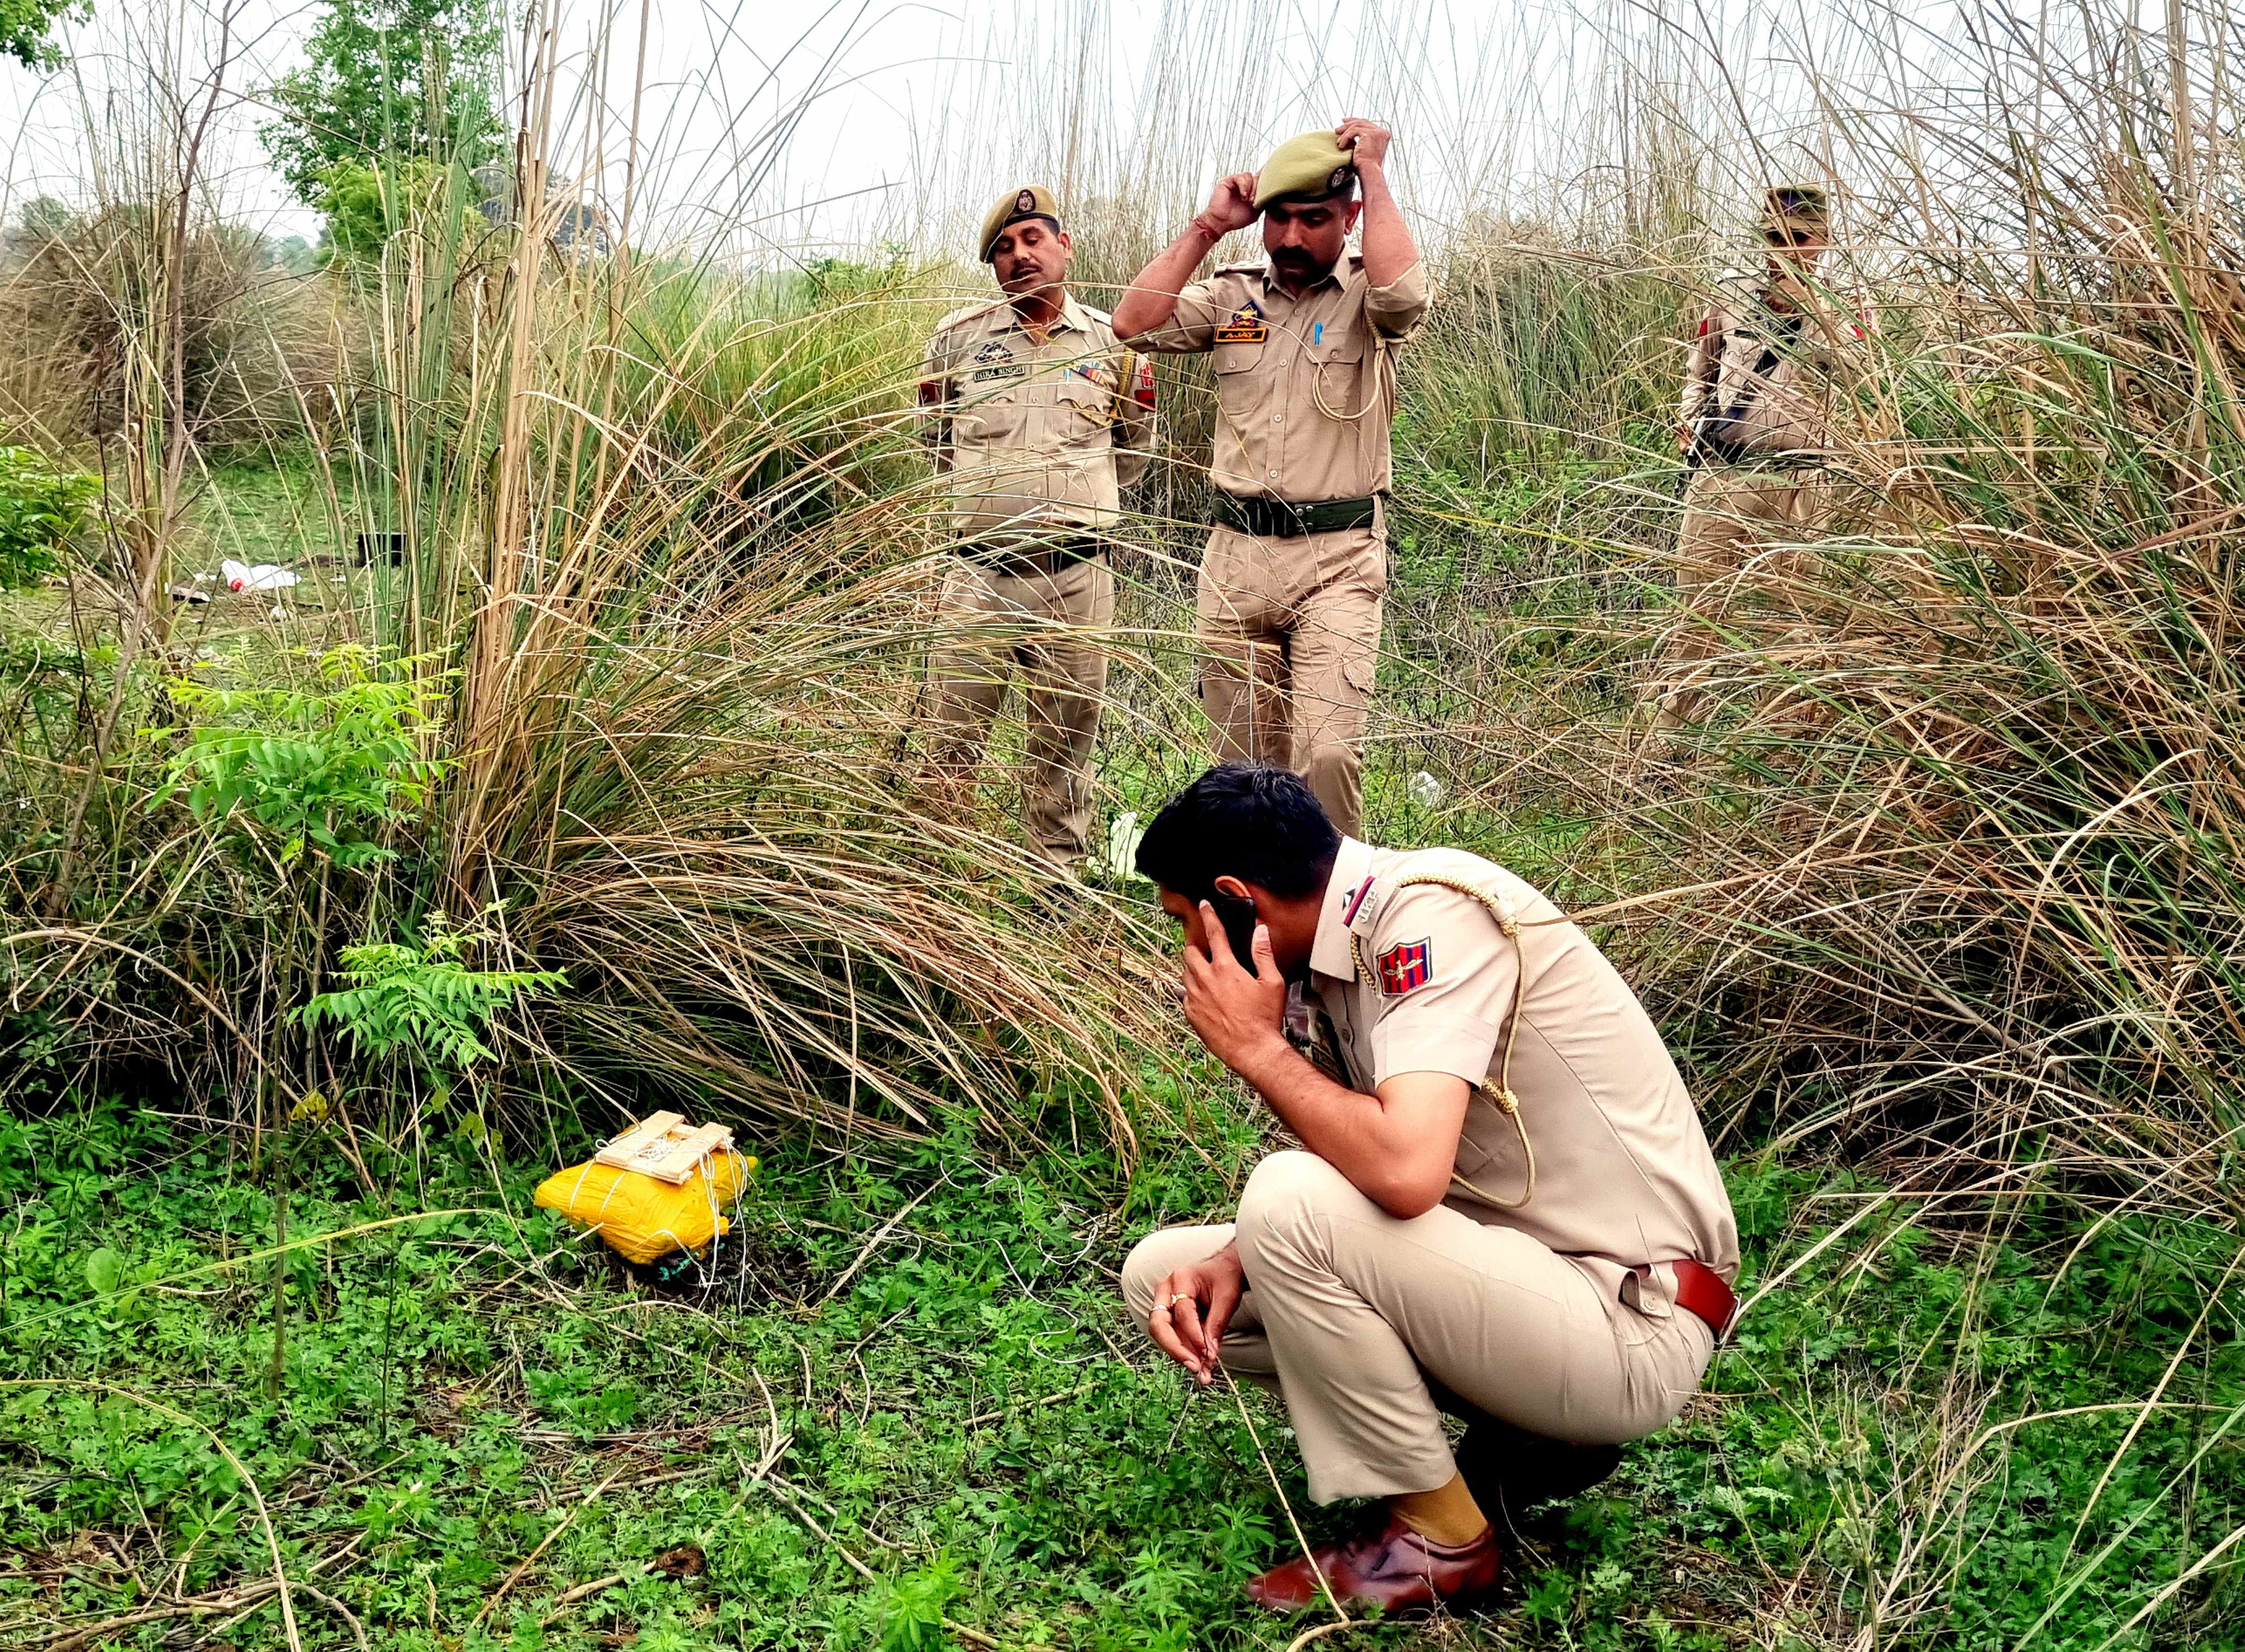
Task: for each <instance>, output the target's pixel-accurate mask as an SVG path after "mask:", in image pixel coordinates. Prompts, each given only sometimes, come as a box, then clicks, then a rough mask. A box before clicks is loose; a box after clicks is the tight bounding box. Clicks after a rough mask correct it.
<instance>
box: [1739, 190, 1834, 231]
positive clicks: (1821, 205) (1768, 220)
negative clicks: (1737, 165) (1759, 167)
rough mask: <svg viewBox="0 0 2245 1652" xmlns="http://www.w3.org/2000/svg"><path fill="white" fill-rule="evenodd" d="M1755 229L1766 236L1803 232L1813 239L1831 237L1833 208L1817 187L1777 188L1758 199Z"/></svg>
mask: <svg viewBox="0 0 2245 1652" xmlns="http://www.w3.org/2000/svg"><path fill="white" fill-rule="evenodd" d="M1757 227H1759V228H1760V231H1761V233H1762V234H1765V235H1790V234H1794V233H1796V232H1800V231H1806V232H1807V233H1808V234H1813V235H1828V234H1831V233H1832V205H1831V202H1830V200H1828V198H1827V197H1826V195H1825V193H1824V191H1823V189H1822V187H1821V186H1819V185H1816V184H1778V185H1775V186H1773V187H1771V188H1770V189H1768V190H1767V191H1765V192H1764V193H1763V194H1762V198H1761V217H1760V220H1757Z"/></svg>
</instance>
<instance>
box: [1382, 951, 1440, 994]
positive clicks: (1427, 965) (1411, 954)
mask: <svg viewBox="0 0 2245 1652" xmlns="http://www.w3.org/2000/svg"><path fill="white" fill-rule="evenodd" d="M1433 979H1434V941H1433V938H1431V937H1429V938H1428V939H1426V940H1422V941H1398V942H1397V943H1396V944H1394V945H1393V946H1391V947H1389V948H1388V949H1387V951H1384V952H1382V953H1381V954H1380V997H1382V998H1401V997H1402V996H1403V995H1404V994H1405V993H1406V992H1416V991H1417V990H1418V989H1419V988H1421V987H1422V986H1424V985H1427V983H1428V982H1429V981H1431V980H1433Z"/></svg>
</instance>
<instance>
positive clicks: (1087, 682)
mask: <svg viewBox="0 0 2245 1652" xmlns="http://www.w3.org/2000/svg"><path fill="white" fill-rule="evenodd" d="M979 244H980V252H981V256H982V259H983V261H984V262H986V263H987V264H989V265H990V266H991V267H992V269H993V271H994V273H995V274H996V276H997V278H998V285H999V287H1000V288H1002V289H1003V291H1004V293H1005V295H1006V296H1005V297H1004V298H1002V299H1000V300H999V301H996V302H994V303H988V304H970V305H968V306H967V308H964V309H959V310H954V311H953V312H952V313H951V314H950V315H946V316H945V317H944V318H943V321H942V322H941V323H940V324H939V326H938V327H937V328H936V329H935V335H934V337H933V338H931V339H930V340H929V341H928V346H927V356H926V361H925V362H923V363H922V365H921V368H920V376H919V405H920V410H921V413H922V416H923V418H924V420H925V423H924V425H923V429H924V430H925V431H926V435H927V437H928V439H929V440H930V441H931V442H932V443H933V446H934V449H935V463H936V469H937V470H938V471H939V472H940V473H942V474H945V475H947V476H949V477H951V478H952V482H953V498H954V501H955V503H954V504H953V528H954V531H956V532H957V534H958V536H959V540H960V543H959V545H958V554H957V557H956V559H955V565H954V566H953V567H952V568H951V569H950V570H949V571H948V572H947V573H946V577H945V580H944V588H943V597H942V605H941V613H940V614H939V619H938V624H939V626H940V627H941V629H942V631H943V633H945V640H944V641H943V642H942V644H940V645H939V647H937V649H936V650H935V652H934V654H933V658H932V659H931V660H930V661H929V675H930V678H931V680H932V681H933V684H934V687H935V694H936V720H937V725H938V728H937V733H936V735H934V737H933V741H931V749H930V754H929V767H930V768H931V770H932V771H933V776H934V778H935V779H936V781H937V782H938V783H939V784H941V785H945V786H947V787H950V788H953V789H959V788H963V787H965V786H967V785H971V784H972V783H973V771H974V769H975V768H976V766H977V764H978V763H979V761H980V756H981V754H982V751H983V748H984V747H985V745H986V744H987V741H988V739H989V733H990V725H991V723H992V721H994V719H995V718H996V716H997V714H998V708H999V706H1000V703H1001V702H1002V701H1004V699H1005V696H1006V688H1007V677H1008V676H1009V675H1010V674H1011V673H1010V670H1009V667H1019V669H1020V671H1021V675H1022V679H1023V684H1024V687H1025V688H1026V691H1027V694H1028V717H1029V732H1028V766H1029V774H1028V782H1027V791H1028V797H1027V813H1028V821H1027V826H1028V836H1029V841H1030V843H1031V844H1032V845H1033V846H1034V848H1035V849H1036V850H1038V851H1039V852H1041V854H1043V855H1044V856H1046V857H1047V858H1048V859H1050V860H1052V861H1054V862H1055V863H1057V864H1059V865H1061V866H1063V867H1066V868H1069V869H1071V870H1073V869H1075V867H1077V866H1079V865H1080V864H1081V863H1082V861H1083V859H1084V857H1085V855H1086V853H1087V850H1088V846H1089V840H1090V834H1091V786H1090V766H1091V753H1092V746H1093V742H1094V741H1095V739H1096V738H1097V735H1098V732H1099V708H1100V701H1101V697H1102V695H1103V694H1105V692H1106V687H1107V647H1106V641H1105V640H1104V639H1103V638H1102V637H1101V636H1100V635H1098V634H1097V633H1101V632H1103V631H1105V630H1106V629H1107V628H1108V627H1109V626H1112V625H1113V624H1114V620H1115V573H1114V570H1113V569H1112V568H1111V567H1110V566H1109V564H1108V551H1109V541H1108V539H1107V538H1106V535H1107V533H1108V532H1109V531H1110V530H1111V529H1112V528H1113V527H1114V526H1115V525H1116V522H1117V521H1118V520H1119V519H1120V518H1121V515H1122V500H1121V490H1122V489H1123V488H1124V487H1126V486H1128V485H1129V484H1130V483H1132V482H1134V481H1136V479H1137V478H1138V477H1139V476H1140V475H1141V474H1142V473H1143V471H1144V470H1145V468H1146V461H1147V457H1148V455H1149V453H1150V450H1151V446H1152V442H1153V430H1154V376H1153V368H1152V364H1151V363H1150V362H1148V361H1146V360H1145V358H1143V356H1140V355H1135V354H1134V353H1133V352H1131V351H1129V350H1128V349H1123V347H1122V346H1121V345H1119V344H1118V343H1116V337H1115V329H1114V327H1113V324H1112V323H1111V322H1109V318H1108V316H1107V315H1106V313H1105V312H1104V311H1102V310H1096V309H1093V308H1091V307H1090V306H1089V305H1086V304H1081V303H1078V302H1077V301H1076V300H1075V297H1074V296H1073V295H1070V294H1069V292H1068V285H1067V281H1068V261H1069V259H1070V257H1071V256H1072V254H1073V252H1074V244H1073V242H1072V241H1071V240H1070V239H1069V236H1068V232H1067V230H1065V229H1064V228H1062V227H1061V221H1060V212H1059V208H1058V207H1057V206H1056V205H1055V202H1054V200H1053V197H1052V194H1051V192H1050V191H1048V190H1046V189H1044V188H1043V187H1041V186H1038V185H1034V184H1028V185H1022V186H1017V187H1015V188H1012V189H1008V190H1007V192H1006V193H1004V194H1002V195H1000V197H999V198H998V200H997V201H996V202H995V203H994V205H993V206H992V207H991V208H990V211H989V212H988V213H987V214H986V215H985V217H984V218H983V220H982V232H981V239H980V243H979ZM978 623H987V624H989V625H991V626H993V627H994V630H995V631H996V632H998V633H1002V635H1003V637H1004V640H1002V641H999V640H978V639H977V638H976V637H975V636H974V635H973V632H974V630H975V628H976V626H977V625H978Z"/></svg>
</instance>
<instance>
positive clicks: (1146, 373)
mask: <svg viewBox="0 0 2245 1652" xmlns="http://www.w3.org/2000/svg"><path fill="white" fill-rule="evenodd" d="M1131 394H1132V395H1133V396H1136V397H1137V398H1138V405H1139V406H1140V407H1151V406H1153V405H1154V363H1153V362H1152V360H1151V359H1150V357H1147V356H1143V355H1142V356H1140V357H1139V358H1138V383H1137V385H1136V388H1135V389H1133V390H1132V391H1131Z"/></svg>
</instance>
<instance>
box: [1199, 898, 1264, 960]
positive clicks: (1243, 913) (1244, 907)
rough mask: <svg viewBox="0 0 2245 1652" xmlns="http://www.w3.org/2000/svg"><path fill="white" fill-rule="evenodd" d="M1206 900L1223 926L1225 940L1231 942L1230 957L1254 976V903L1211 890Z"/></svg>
mask: <svg viewBox="0 0 2245 1652" xmlns="http://www.w3.org/2000/svg"><path fill="white" fill-rule="evenodd" d="M1208 898H1209V904H1210V905H1211V906H1213V907H1215V908H1216V916H1217V918H1218V919H1219V920H1220V921H1221V922H1222V923H1223V924H1224V935H1225V937H1226V938H1228V939H1229V940H1230V941H1231V956H1232V957H1234V958H1238V960H1239V967H1240V968H1241V969H1243V970H1245V971H1246V972H1248V973H1249V974H1250V975H1252V974H1254V973H1255V903H1254V902H1253V901H1251V900H1249V899H1246V898H1245V897H1241V896H1238V895H1227V894H1225V893H1224V891H1223V890H1211V891H1210V892H1209V897H1208Z"/></svg>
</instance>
